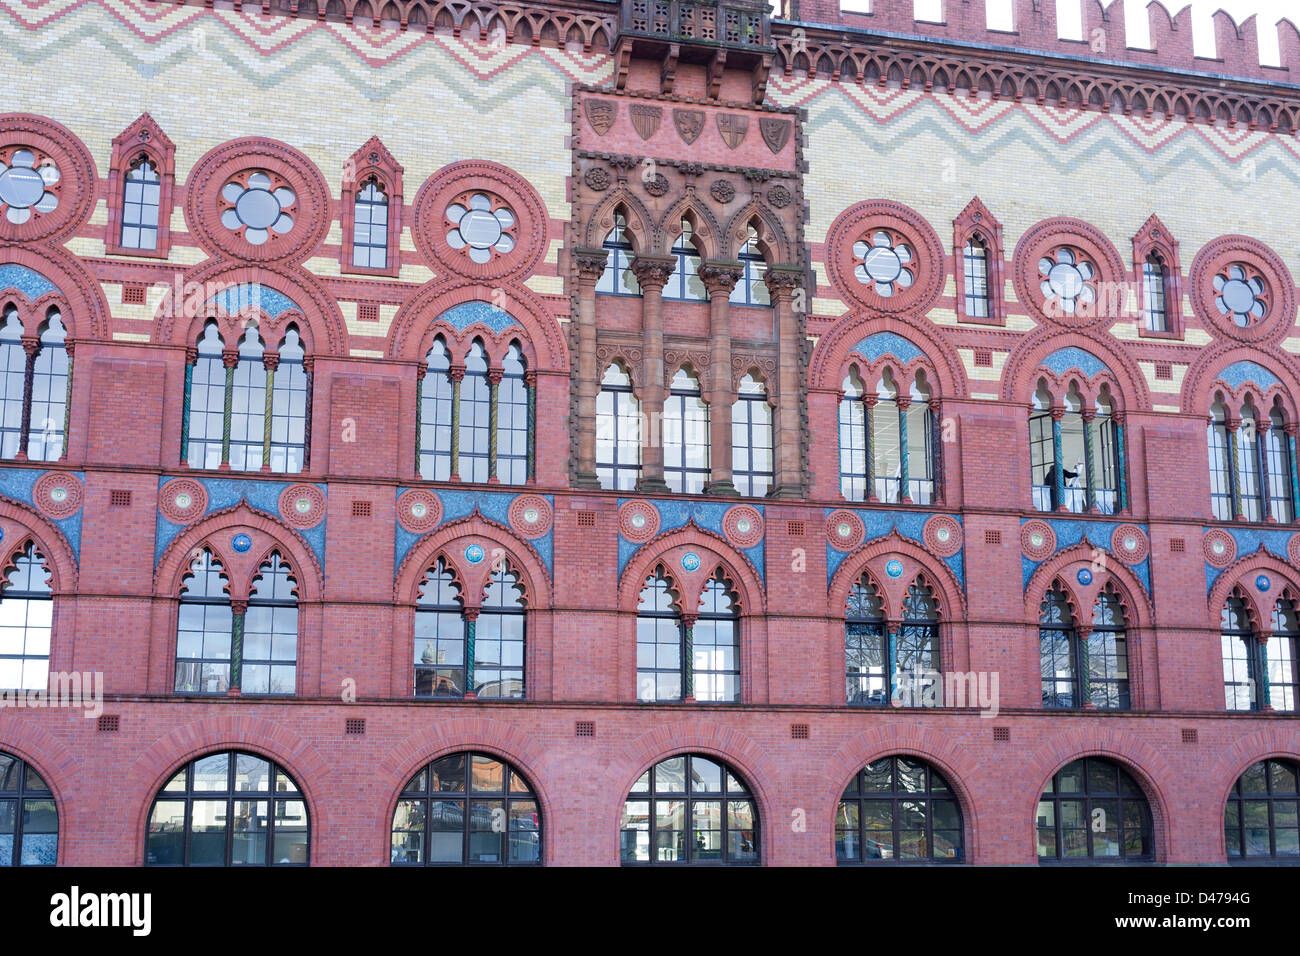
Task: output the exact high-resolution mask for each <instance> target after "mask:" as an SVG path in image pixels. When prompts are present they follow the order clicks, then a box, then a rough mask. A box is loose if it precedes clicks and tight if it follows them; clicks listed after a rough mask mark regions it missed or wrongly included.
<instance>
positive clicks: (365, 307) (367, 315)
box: [357, 302, 379, 322]
mask: <svg viewBox="0 0 1300 956" xmlns="http://www.w3.org/2000/svg"><path fill="white" fill-rule="evenodd" d="M357 321H358V322H378V321H379V306H377V305H375V303H373V302H362V303H360V304H359V305H358V306H357Z"/></svg>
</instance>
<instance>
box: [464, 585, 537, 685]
mask: <svg viewBox="0 0 1300 956" xmlns="http://www.w3.org/2000/svg"><path fill="white" fill-rule="evenodd" d="M469 626H470V628H471V630H472V632H473V634H474V639H473V653H472V654H467V656H468V657H469V658H470V659H472V660H473V661H474V669H473V672H472V674H471V679H470V680H469V681H468V683H469V685H470V686H472V687H473V688H474V692H475V693H476V694H477V695H478V696H479V697H523V696H524V627H525V618H524V589H523V587H521V586H520V584H519V575H518V573H516V572H515V571H514V570H513V569H512V568H511V567H510V565H509V563H508V562H507V561H505V560H502V561H501V562H499V563H498V565H497V566H496V567H495V568H493V569H492V573H491V574H490V575H489V576H488V586H487V594H486V595H485V596H484V598H483V608H482V610H481V611H480V612H479V615H478V621H477V622H469Z"/></svg>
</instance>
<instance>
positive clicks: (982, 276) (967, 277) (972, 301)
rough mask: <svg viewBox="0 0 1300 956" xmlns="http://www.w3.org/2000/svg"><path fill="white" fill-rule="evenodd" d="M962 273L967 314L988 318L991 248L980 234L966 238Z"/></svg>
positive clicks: (978, 317) (972, 317) (974, 317)
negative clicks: (989, 248)
mask: <svg viewBox="0 0 1300 956" xmlns="http://www.w3.org/2000/svg"><path fill="white" fill-rule="evenodd" d="M962 273H963V278H964V281H965V292H966V316H967V317H968V318H971V319H987V318H988V317H989V314H990V311H991V310H990V308H989V250H988V246H986V245H985V244H984V241H983V240H982V239H980V237H979V236H971V237H970V238H968V239H967V240H966V245H965V248H964V249H963V250H962Z"/></svg>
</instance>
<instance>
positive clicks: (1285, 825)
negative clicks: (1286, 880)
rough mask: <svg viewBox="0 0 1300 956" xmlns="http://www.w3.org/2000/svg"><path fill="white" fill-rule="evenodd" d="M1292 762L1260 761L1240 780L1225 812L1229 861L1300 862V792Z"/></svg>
mask: <svg viewBox="0 0 1300 956" xmlns="http://www.w3.org/2000/svg"><path fill="white" fill-rule="evenodd" d="M1297 770H1300V767H1297V766H1296V765H1295V764H1294V763H1291V762H1290V761H1289V760H1261V761H1260V762H1259V763H1257V764H1254V765H1253V766H1251V767H1250V768H1249V769H1248V770H1247V771H1246V772H1245V773H1243V774H1242V775H1241V776H1240V777H1238V778H1237V782H1236V783H1235V784H1233V787H1232V793H1230V794H1229V795H1228V805H1227V807H1226V808H1225V809H1224V811H1223V836H1224V842H1225V844H1226V845H1227V851H1228V860H1229V861H1231V862H1237V861H1246V862H1251V863H1264V862H1266V861H1271V862H1275V863H1300V812H1298V811H1297V806H1300V791H1298V790H1297V787H1296V776H1297Z"/></svg>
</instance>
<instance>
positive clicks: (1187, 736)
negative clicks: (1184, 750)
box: [1183, 727, 1196, 744]
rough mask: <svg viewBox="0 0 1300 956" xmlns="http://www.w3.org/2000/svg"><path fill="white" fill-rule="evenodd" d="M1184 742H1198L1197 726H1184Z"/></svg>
mask: <svg viewBox="0 0 1300 956" xmlns="http://www.w3.org/2000/svg"><path fill="white" fill-rule="evenodd" d="M1183 743H1185V744H1194V743H1196V728H1195V727H1184V728H1183Z"/></svg>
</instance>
